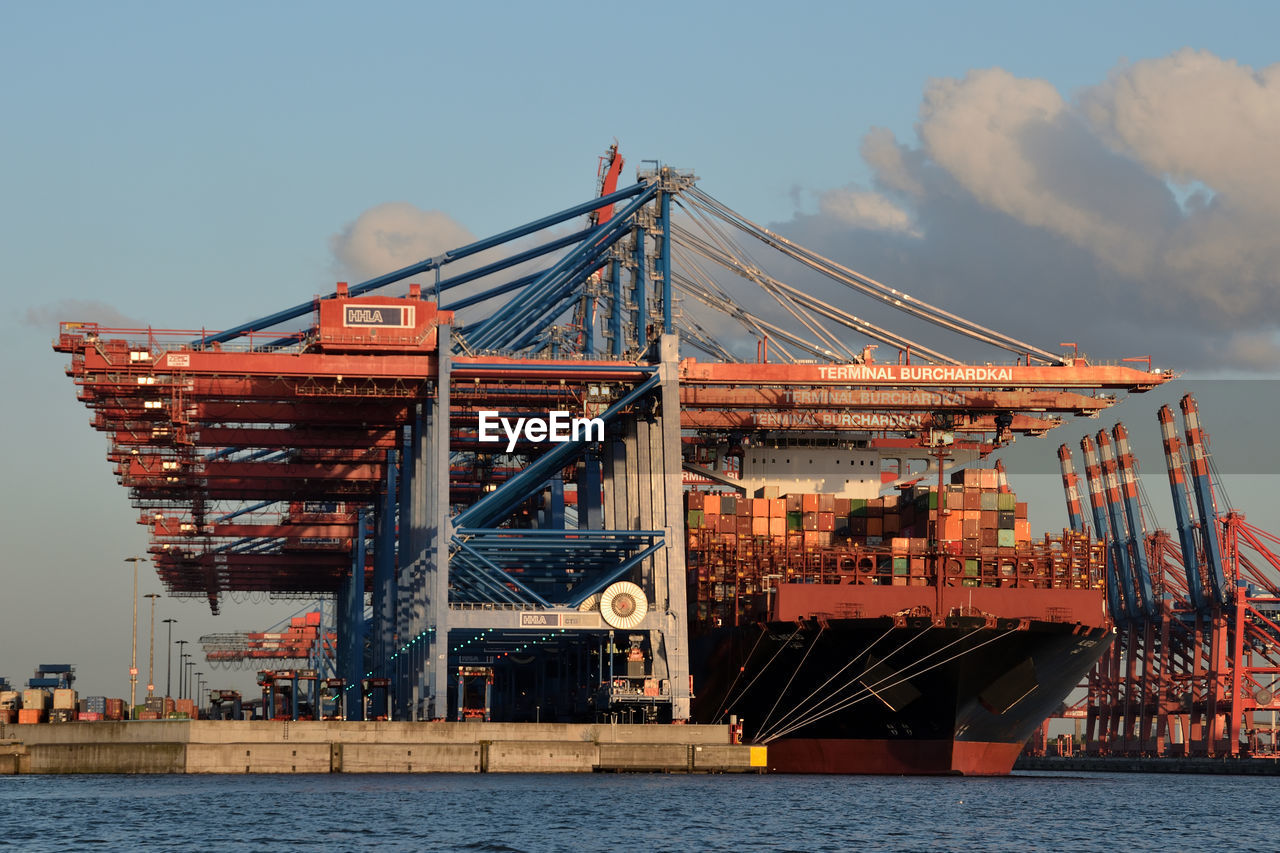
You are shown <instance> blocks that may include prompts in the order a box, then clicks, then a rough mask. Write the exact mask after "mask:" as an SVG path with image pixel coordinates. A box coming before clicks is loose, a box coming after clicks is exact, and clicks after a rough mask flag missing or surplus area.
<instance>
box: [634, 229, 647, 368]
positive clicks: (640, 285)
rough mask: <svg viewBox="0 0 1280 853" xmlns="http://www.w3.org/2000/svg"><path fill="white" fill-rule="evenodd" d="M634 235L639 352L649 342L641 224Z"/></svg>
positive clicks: (643, 232)
mask: <svg viewBox="0 0 1280 853" xmlns="http://www.w3.org/2000/svg"><path fill="white" fill-rule="evenodd" d="M635 235H636V270H635V278H634V279H633V283H632V287H633V291H634V299H635V300H636V313H635V318H636V348H637V349H638V350H640V351H641V352H644V350H645V349H646V346H645V345H646V344H647V343H648V342H649V341H648V337H649V332H648V327H649V285H648V281H647V279H648V275H647V273H646V271H645V258H644V241H645V230H644V228H643V227H642V226H639V225H637V226H636V229H635Z"/></svg>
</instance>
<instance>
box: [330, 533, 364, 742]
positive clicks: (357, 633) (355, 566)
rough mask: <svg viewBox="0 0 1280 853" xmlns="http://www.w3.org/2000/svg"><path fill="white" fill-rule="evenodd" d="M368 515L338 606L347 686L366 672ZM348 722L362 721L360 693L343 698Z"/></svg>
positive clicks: (340, 670) (348, 693) (355, 542)
mask: <svg viewBox="0 0 1280 853" xmlns="http://www.w3.org/2000/svg"><path fill="white" fill-rule="evenodd" d="M367 528H368V515H367V514H366V511H365V510H363V509H362V510H360V512H359V513H358V514H357V518H356V530H355V537H354V539H353V540H352V543H351V575H350V577H348V578H347V580H346V582H345V583H343V585H342V595H341V601H340V602H339V604H338V607H337V608H336V609H337V612H338V637H339V649H338V652H339V654H338V675H339V677H340V678H345V679H346V681H347V684H359V683H360V678H361V676H363V675H364V673H363V672H362V670H363V668H364V575H365V572H364V565H365V542H364V538H365V533H366V531H367ZM342 701H343V702H344V705H345V711H346V715H347V719H348V720H358V719H360V706H361V704H362V703H361V701H360V693H359V691H358V690H355V691H352V690H348V691H346V693H345V694H344V696H343V700H342Z"/></svg>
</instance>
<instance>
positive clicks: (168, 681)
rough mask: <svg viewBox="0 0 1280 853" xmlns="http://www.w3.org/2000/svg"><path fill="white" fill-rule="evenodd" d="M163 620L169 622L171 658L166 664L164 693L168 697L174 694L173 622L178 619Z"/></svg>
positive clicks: (162, 620)
mask: <svg viewBox="0 0 1280 853" xmlns="http://www.w3.org/2000/svg"><path fill="white" fill-rule="evenodd" d="M160 621H161V622H167V623H169V658H168V661H167V662H166V663H165V665H164V695H165V697H166V698H170V697H172V696H173V689H172V688H173V623H174V622H177V621H178V620H177V619H161V620H160Z"/></svg>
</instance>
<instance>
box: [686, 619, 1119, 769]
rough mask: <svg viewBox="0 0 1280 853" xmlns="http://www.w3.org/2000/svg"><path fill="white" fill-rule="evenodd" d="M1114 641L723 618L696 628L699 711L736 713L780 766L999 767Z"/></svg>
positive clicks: (1036, 631)
mask: <svg viewBox="0 0 1280 853" xmlns="http://www.w3.org/2000/svg"><path fill="white" fill-rule="evenodd" d="M1110 639H1111V631H1110V629H1109V628H1106V627H1098V626H1093V627H1091V626H1087V625H1083V624H1080V623H1076V622H1051V621H1038V620H1030V619H993V618H983V617H957V618H950V619H947V620H946V621H945V623H943V624H939V625H935V624H934V623H933V621H932V620H931V619H929V618H927V617H915V618H911V617H908V618H902V617H898V618H897V619H895V618H894V617H889V616H883V617H870V618H856V619H821V620H812V621H811V620H803V621H801V622H771V623H767V624H760V625H753V626H744V627H736V628H719V629H714V630H712V631H710V632H709V633H706V634H703V635H701V636H697V637H694V638H693V649H692V651H693V655H692V659H693V675H694V693H695V696H696V697H697V698H696V699H695V700H694V705H693V717H694V720H695V721H696V722H705V723H712V722H720V723H723V722H724V721H725V720H726V719H727V718H728V717H729V716H730V715H735V716H737V718H738V719H739V721H740V722H741V723H742V724H743V727H744V736H745V740H747V741H748V742H753V743H764V744H767V745H768V747H769V767H770V769H771V770H773V771H776V772H784V773H785V772H790V773H891V774H964V775H1002V774H1005V773H1008V772H1009V771H1010V769H1011V768H1012V766H1013V761H1014V759H1015V758H1016V757H1017V755H1018V753H1019V752H1020V750H1021V748H1022V745H1023V744H1024V743H1025V742H1026V740H1027V739H1028V738H1029V737H1030V736H1031V734H1032V733H1033V732H1034V731H1035V730H1036V728H1037V727H1038V726H1040V724H1041V723H1042V722H1043V721H1044V720H1045V719H1046V718H1047V717H1048V716H1049V715H1051V714H1052V713H1054V712H1055V711H1056V710H1057V709H1058V708H1059V707H1060V705H1061V703H1062V701H1063V699H1065V698H1066V696H1067V694H1068V693H1069V692H1070V691H1071V690H1072V688H1074V687H1075V686H1076V685H1077V684H1078V683H1079V682H1080V679H1081V678H1082V676H1084V675H1085V673H1086V672H1088V670H1089V669H1090V668H1091V667H1092V666H1093V664H1094V663H1095V662H1096V661H1097V660H1098V659H1099V657H1101V655H1102V653H1103V652H1104V651H1105V650H1106V648H1107V647H1108V646H1109V644H1110Z"/></svg>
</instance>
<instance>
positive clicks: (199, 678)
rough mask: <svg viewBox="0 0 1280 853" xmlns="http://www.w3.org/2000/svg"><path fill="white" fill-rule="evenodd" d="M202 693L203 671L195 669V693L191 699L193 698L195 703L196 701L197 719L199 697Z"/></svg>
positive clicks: (197, 715)
mask: <svg viewBox="0 0 1280 853" xmlns="http://www.w3.org/2000/svg"><path fill="white" fill-rule="evenodd" d="M203 695H204V673H203V672H200V671H197V672H196V695H195V696H192V697H191V698H192V699H194V700H195V703H196V718H197V719H198V718H199V717H200V697H201V696H203Z"/></svg>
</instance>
